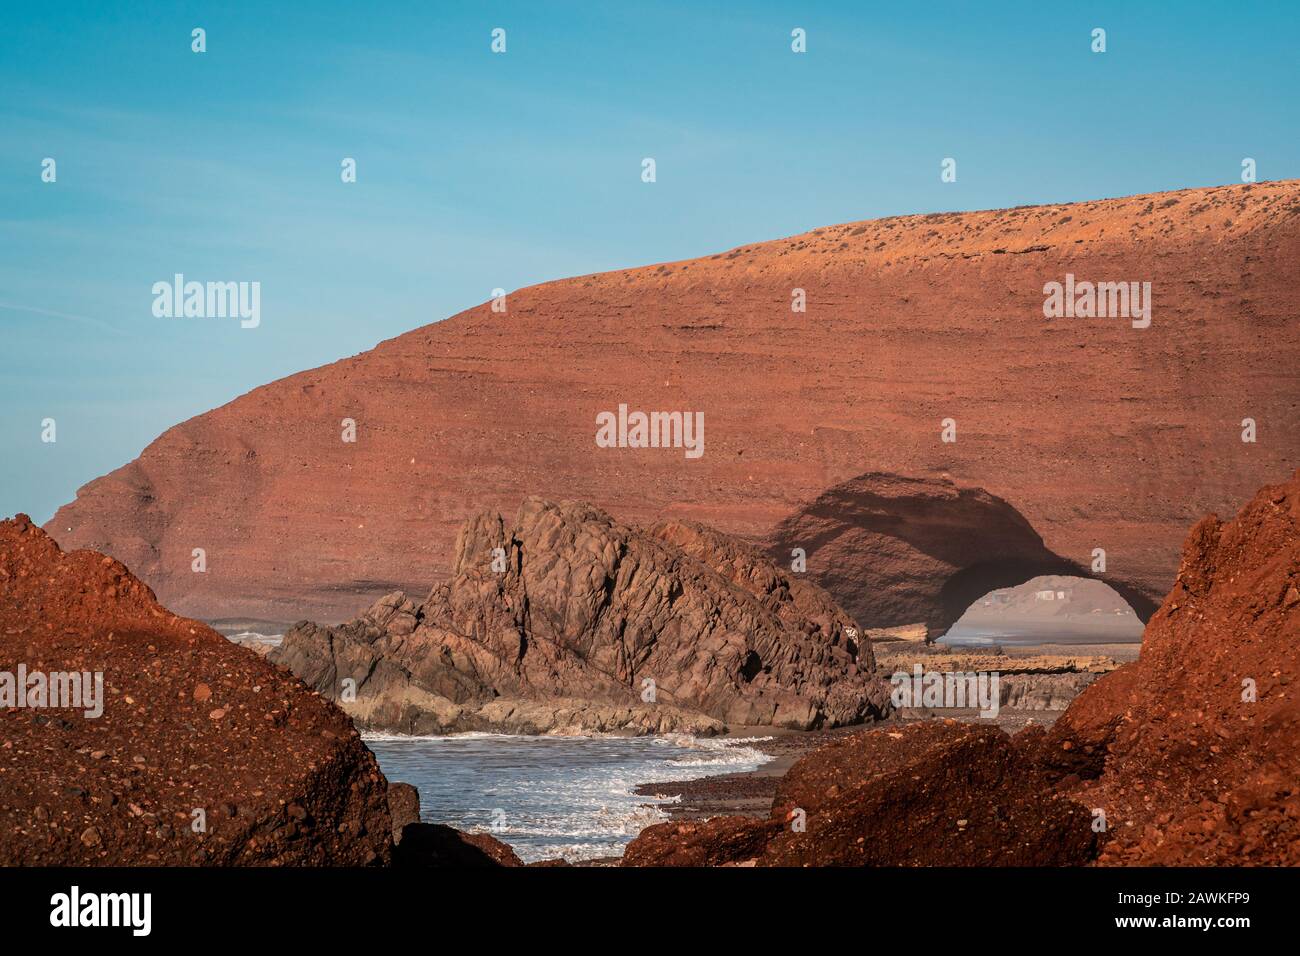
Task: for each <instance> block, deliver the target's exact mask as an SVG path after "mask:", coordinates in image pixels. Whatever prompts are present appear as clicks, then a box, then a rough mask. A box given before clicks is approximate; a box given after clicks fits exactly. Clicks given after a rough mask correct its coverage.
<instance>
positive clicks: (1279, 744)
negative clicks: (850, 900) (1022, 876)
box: [624, 472, 1300, 866]
mask: <svg viewBox="0 0 1300 956" xmlns="http://www.w3.org/2000/svg"><path fill="white" fill-rule="evenodd" d="M1297 687H1300V472H1297V473H1296V474H1295V475H1293V476H1292V478H1291V479H1290V480H1289V481H1287V482H1285V483H1283V484H1279V485H1270V486H1267V487H1265V488H1263V489H1261V490H1260V491H1259V493H1258V494H1256V496H1255V497H1254V499H1253V500H1252V501H1251V502H1250V503H1249V504H1247V505H1246V506H1245V507H1244V508H1243V509H1242V510H1241V511H1240V513H1238V514H1237V516H1236V517H1235V518H1233V519H1232V520H1231V521H1227V522H1224V521H1221V520H1220V519H1219V518H1218V517H1216V516H1214V515H1211V516H1209V517H1206V518H1204V519H1202V520H1201V521H1200V522H1199V523H1198V524H1197V525H1196V526H1195V527H1194V528H1193V529H1192V531H1191V533H1190V534H1189V535H1188V536H1187V542H1186V544H1185V546H1184V549H1183V558H1182V563H1181V565H1180V567H1179V571H1178V578H1177V581H1176V583H1175V584H1174V588H1173V590H1172V591H1171V592H1170V593H1169V596H1168V597H1167V598H1166V599H1165V601H1164V604H1163V605H1162V606H1161V608H1160V609H1159V611H1158V612H1157V613H1156V615H1155V616H1154V617H1153V618H1152V620H1151V622H1150V624H1149V625H1148V626H1147V629H1146V633H1145V637H1144V639H1143V645H1142V652H1141V655H1140V656H1139V658H1138V660H1137V661H1136V662H1135V663H1133V664H1129V665H1127V666H1124V667H1121V668H1119V669H1118V670H1116V671H1113V672H1111V673H1110V674H1107V675H1106V676H1104V677H1102V678H1101V679H1100V680H1098V681H1097V682H1095V683H1094V684H1092V685H1091V686H1090V687H1089V688H1088V689H1087V690H1086V691H1084V693H1083V694H1081V695H1080V696H1079V697H1078V698H1077V699H1076V700H1075V701H1074V702H1073V703H1072V704H1071V705H1070V707H1069V708H1068V710H1067V711H1066V712H1065V713H1064V714H1063V715H1062V716H1061V718H1060V719H1059V720H1058V721H1057V722H1056V724H1055V725H1054V726H1053V727H1052V729H1051V730H1050V731H1047V732H1045V731H1043V730H1042V729H1041V728H1031V729H1029V730H1026V731H1023V732H1021V733H1020V734H1018V735H1017V736H1016V737H1015V738H1008V737H1007V736H1006V735H1005V734H1003V733H1002V732H1001V731H1000V730H997V729H996V728H990V727H983V726H978V725H969V724H951V723H944V724H920V725H914V726H912V727H909V728H907V729H905V730H902V731H894V730H890V729H888V728H884V729H879V730H874V731H871V732H867V733H862V734H856V735H853V736H851V737H847V738H844V739H842V740H839V741H836V742H835V743H832V744H829V745H827V746H825V747H822V748H820V749H818V750H816V751H814V752H813V753H811V754H809V755H808V756H806V757H804V758H803V759H802V760H800V761H799V762H798V763H796V764H795V765H794V766H793V767H792V768H791V769H790V771H789V772H788V773H787V774H786V776H785V778H784V779H783V780H782V782H781V785H780V787H779V789H778V792H777V794H776V797H775V800H774V804H773V810H772V814H771V816H770V817H769V818H768V819H765V820H753V819H746V818H739V817H722V818H715V819H713V820H708V821H705V822H702V823H701V822H689V823H678V822H670V823H665V824H660V825H658V826H654V827H649V828H647V829H646V830H644V831H642V833H641V835H640V836H639V837H638V838H637V839H636V840H634V841H633V842H632V844H631V845H630V846H629V847H628V849H627V852H626V854H625V855H624V864H625V865H719V864H742V863H743V864H757V865H778V866H780V865H810V864H811V865H824V864H858V865H863V864H865V865H996V864H1000V863H1012V864H1025V865H1044V864H1048V865H1050V864H1072V863H1084V862H1087V861H1089V860H1090V859H1091V858H1092V857H1093V855H1094V853H1096V862H1097V863H1098V864H1100V865H1168V866H1233V865H1270V866H1278V865H1288V866H1295V865H1300V698H1298V697H1297ZM797 811H802V812H803V814H804V817H805V821H806V826H805V827H804V828H803V829H802V830H800V829H798V828H796V827H795V826H794V825H793V824H794V821H795V818H796V816H797V815H798V814H797ZM1094 830H1096V831H1097V832H1096V833H1094Z"/></svg>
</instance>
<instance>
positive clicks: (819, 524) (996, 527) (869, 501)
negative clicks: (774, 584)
mask: <svg viewBox="0 0 1300 956" xmlns="http://www.w3.org/2000/svg"><path fill="white" fill-rule="evenodd" d="M795 548H802V549H803V551H804V553H806V555H807V569H808V573H809V574H810V575H811V576H812V577H813V579H814V580H815V581H816V582H817V583H818V584H820V585H821V586H822V587H824V588H826V590H828V591H829V592H830V593H831V595H832V596H833V597H834V598H835V599H836V600H837V601H838V602H839V604H840V605H841V606H842V607H843V608H844V609H845V610H847V611H848V612H849V613H850V614H852V615H853V617H854V618H855V619H856V620H857V622H858V625H859V626H860V627H863V628H864V629H866V630H867V632H868V633H870V632H872V631H883V630H894V629H900V628H917V629H921V628H923V629H924V636H925V639H926V640H927V641H934V640H936V639H937V638H939V637H941V636H942V635H944V634H946V633H947V632H948V630H949V628H951V627H952V626H953V625H954V624H956V623H957V621H958V620H959V619H960V618H961V617H962V616H963V615H964V614H966V613H967V609H968V608H970V607H971V605H972V604H975V603H976V602H977V601H979V600H980V599H982V598H983V597H984V596H985V595H987V594H989V593H990V592H992V591H997V590H999V589H1006V588H1015V587H1017V586H1019V585H1022V584H1024V583H1025V582H1026V581H1029V580H1031V579H1034V578H1037V577H1041V576H1058V577H1071V578H1081V579H1095V580H1099V581H1104V582H1105V583H1106V584H1107V585H1109V586H1110V588H1112V589H1113V590H1114V591H1115V592H1116V593H1117V594H1118V596H1119V597H1120V598H1121V599H1122V600H1123V601H1124V602H1125V603H1126V604H1127V605H1128V607H1129V608H1131V610H1132V611H1133V612H1134V617H1135V618H1136V619H1137V621H1138V622H1139V623H1145V622H1146V620H1147V619H1149V618H1150V616H1151V615H1152V614H1153V613H1155V610H1156V607H1157V606H1158V604H1157V601H1156V600H1155V597H1154V596H1153V595H1150V594H1148V593H1146V592H1145V591H1143V590H1142V589H1140V588H1139V587H1137V586H1135V585H1133V584H1132V583H1130V582H1127V581H1125V580H1123V579H1122V578H1119V577H1117V576H1113V575H1106V574H1102V575H1095V574H1092V573H1091V572H1090V570H1089V569H1088V568H1087V567H1084V566H1081V565H1080V564H1078V563H1076V562H1075V561H1072V560H1069V559H1068V558H1066V557H1064V556H1062V555H1060V554H1057V553H1055V552H1053V551H1052V550H1051V549H1049V548H1048V547H1047V546H1046V545H1045V544H1044V543H1043V539H1042V537H1041V536H1040V535H1039V534H1038V532H1037V531H1035V530H1034V528H1033V527H1032V526H1031V525H1030V523H1029V521H1028V520H1027V519H1026V518H1025V517H1024V515H1022V514H1021V513H1020V512H1019V511H1017V510H1016V509H1015V508H1014V507H1012V506H1011V505H1010V504H1009V503H1008V502H1006V501H1004V500H1003V499H1001V498H999V497H997V496H996V495H993V494H990V493H989V492H988V491H985V490H984V489H983V488H979V487H974V486H959V485H957V484H956V483H954V482H953V481H952V480H950V479H948V478H912V477H905V476H901V475H893V474H888V473H881V472H870V473H867V474H864V475H859V476H858V477H856V478H852V479H850V480H848V481H845V482H843V483H841V484H838V485H835V486H834V487H832V488H829V489H827V490H826V491H825V492H823V493H822V494H821V495H819V496H818V497H817V498H816V499H815V500H814V501H812V502H810V503H809V504H808V505H806V506H804V507H802V508H800V509H798V510H797V511H795V512H793V513H792V514H790V515H788V516H787V517H786V518H784V519H783V520H782V521H780V522H779V523H778V524H777V525H776V527H775V528H774V529H773V532H772V534H771V535H770V537H769V540H768V549H769V552H770V553H771V554H772V556H773V558H774V559H775V560H777V561H783V560H788V558H789V555H790V554H791V551H792V549H795Z"/></svg>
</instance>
